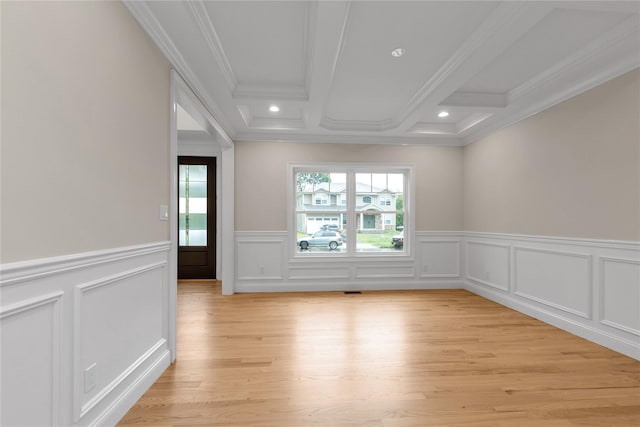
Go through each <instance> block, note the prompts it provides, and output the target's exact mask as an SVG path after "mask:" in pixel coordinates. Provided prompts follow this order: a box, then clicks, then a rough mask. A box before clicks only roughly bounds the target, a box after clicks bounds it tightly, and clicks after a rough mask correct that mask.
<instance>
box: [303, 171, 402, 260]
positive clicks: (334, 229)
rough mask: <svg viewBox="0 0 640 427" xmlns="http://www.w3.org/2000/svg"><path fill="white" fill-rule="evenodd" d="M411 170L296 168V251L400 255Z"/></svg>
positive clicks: (304, 252)
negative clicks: (408, 180)
mask: <svg viewBox="0 0 640 427" xmlns="http://www.w3.org/2000/svg"><path fill="white" fill-rule="evenodd" d="M408 174H409V170H408V168H405V169H402V168H382V167H379V166H376V167H371V168H370V170H366V168H365V169H363V167H358V168H353V169H351V170H350V169H349V168H347V167H346V168H345V169H344V170H340V169H339V168H337V167H336V166H335V165H334V166H331V167H328V168H320V167H318V168H317V169H316V168H309V167H304V168H303V167H300V168H298V167H295V168H293V177H292V178H293V179H294V181H295V195H294V196H295V198H294V200H295V214H294V222H295V228H296V252H297V253H299V254H312V253H319V254H325V255H327V254H365V253H369V254H370V253H375V254H379V255H384V254H402V253H404V252H405V245H404V234H403V232H404V225H405V223H407V212H406V210H405V206H406V204H407V203H406V202H407V192H406V188H407V179H408Z"/></svg>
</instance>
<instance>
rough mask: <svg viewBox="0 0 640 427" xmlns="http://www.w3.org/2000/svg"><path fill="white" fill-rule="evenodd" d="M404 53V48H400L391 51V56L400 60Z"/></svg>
mask: <svg viewBox="0 0 640 427" xmlns="http://www.w3.org/2000/svg"><path fill="white" fill-rule="evenodd" d="M404 52H405V51H404V49H403V48H401V47H399V48H397V49H393V50H392V51H391V56H393V57H395V58H399V57H401V56H402V55H404Z"/></svg>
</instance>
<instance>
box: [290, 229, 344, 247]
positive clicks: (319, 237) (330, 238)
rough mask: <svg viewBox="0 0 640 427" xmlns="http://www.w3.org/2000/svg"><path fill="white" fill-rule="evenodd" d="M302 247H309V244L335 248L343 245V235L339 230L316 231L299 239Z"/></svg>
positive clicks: (299, 244)
mask: <svg viewBox="0 0 640 427" xmlns="http://www.w3.org/2000/svg"><path fill="white" fill-rule="evenodd" d="M298 246H300V249H308V248H309V246H328V247H329V249H331V250H334V249H336V248H337V247H338V246H342V235H341V234H340V233H339V232H337V231H329V230H320V231H316V232H315V233H313V234H312V235H311V236H309V237H304V238H302V239H298Z"/></svg>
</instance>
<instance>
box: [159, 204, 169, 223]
mask: <svg viewBox="0 0 640 427" xmlns="http://www.w3.org/2000/svg"><path fill="white" fill-rule="evenodd" d="M160 221H169V206H167V205H160Z"/></svg>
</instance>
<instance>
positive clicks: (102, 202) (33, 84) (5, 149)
mask: <svg viewBox="0 0 640 427" xmlns="http://www.w3.org/2000/svg"><path fill="white" fill-rule="evenodd" d="M168 156H169V64H168V62H167V61H166V60H165V59H164V57H163V56H162V54H161V53H160V51H159V50H158V49H157V48H156V47H155V45H154V44H153V43H152V42H151V40H150V39H149V38H148V37H147V36H146V34H145V33H144V32H143V30H142V29H141V28H140V27H139V26H138V24H137V23H136V22H135V20H134V19H133V18H132V17H131V16H130V14H129V13H128V12H127V10H126V8H125V7H124V6H123V5H122V4H121V3H120V2H73V3H68V2H60V3H59V2H50V3H47V2H38V3H31V2H2V146H1V176H0V179H1V203H2V218H1V224H0V226H1V234H2V238H1V239H2V240H1V249H2V253H1V257H0V260H1V261H2V262H3V263H4V262H12V261H21V260H28V259H34V258H41V257H48V256H56V255H63V254H71V253H78V252H84V251H89V250H98V249H106V248H112V247H120V246H126V245H135V244H142V243H147V242H157V241H162V240H167V239H168V237H169V233H168V231H169V230H168V222H161V221H159V219H158V218H159V213H158V209H159V205H160V204H169V166H168V164H169V159H168Z"/></svg>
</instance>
